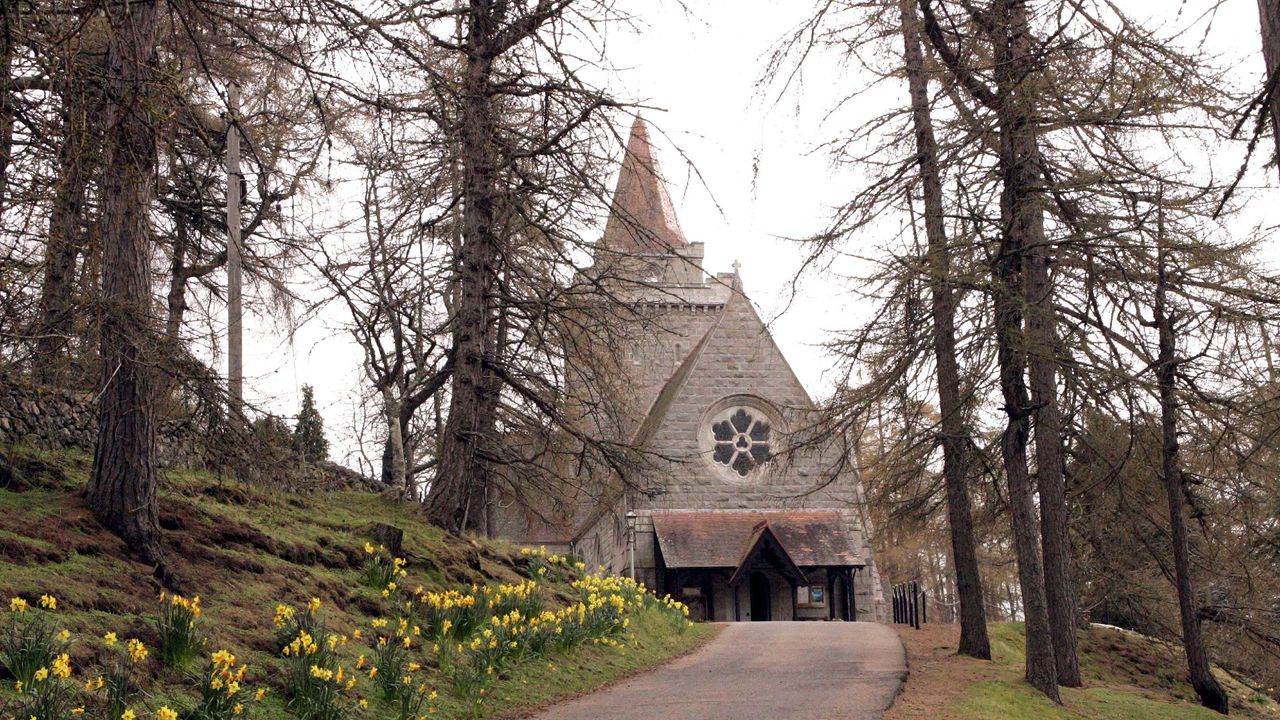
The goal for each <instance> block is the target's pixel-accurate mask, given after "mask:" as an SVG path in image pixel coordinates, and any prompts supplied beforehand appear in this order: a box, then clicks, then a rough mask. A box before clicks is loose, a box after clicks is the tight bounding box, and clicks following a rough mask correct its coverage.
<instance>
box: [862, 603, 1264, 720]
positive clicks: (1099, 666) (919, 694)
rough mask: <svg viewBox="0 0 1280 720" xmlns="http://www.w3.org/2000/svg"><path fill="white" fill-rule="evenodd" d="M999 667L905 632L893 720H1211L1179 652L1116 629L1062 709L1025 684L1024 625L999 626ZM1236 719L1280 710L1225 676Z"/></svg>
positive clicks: (1087, 657)
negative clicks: (902, 681)
mask: <svg viewBox="0 0 1280 720" xmlns="http://www.w3.org/2000/svg"><path fill="white" fill-rule="evenodd" d="M989 628H990V631H991V647H992V652H993V654H994V656H995V657H994V660H993V662H984V661H981V660H974V659H972V658H964V657H960V656H957V655H955V650H956V646H957V643H958V640H959V626H956V625H926V626H924V628H923V629H921V630H912V629H911V628H909V627H899V634H900V635H901V636H902V639H903V642H904V643H905V644H906V646H907V658H908V662H909V664H910V673H909V676H908V679H907V684H906V689H905V691H904V692H903V694H902V695H901V696H900V697H899V698H898V700H897V702H895V703H894V705H893V707H892V708H891V709H890V711H889V712H888V713H887V714H886V715H885V720H989V719H990V718H1000V720H1211V719H1213V718H1221V717H1222V716H1221V715H1219V714H1217V713H1215V712H1213V711H1211V710H1207V709H1205V708H1203V707H1200V706H1199V705H1197V704H1196V696H1195V691H1193V690H1192V688H1191V686H1190V685H1189V684H1188V683H1187V682H1186V680H1185V679H1184V676H1185V674H1186V673H1185V671H1184V670H1183V669H1182V668H1183V667H1184V666H1183V664H1182V658H1181V656H1180V654H1179V649H1178V648H1176V647H1174V646H1172V645H1167V644H1164V643H1161V642H1159V641H1157V640H1153V639H1151V638H1147V637H1143V636H1140V635H1136V634H1134V633H1129V632H1125V631H1122V630H1117V629H1114V628H1108V627H1102V626H1093V627H1090V628H1089V629H1088V630H1085V631H1082V632H1081V634H1080V661H1081V671H1082V672H1083V674H1084V681H1085V686H1084V687H1083V688H1079V689H1076V688H1062V700H1063V705H1062V706H1060V707H1059V706H1056V705H1054V704H1053V703H1051V702H1050V701H1049V700H1047V699H1046V698H1045V697H1044V696H1043V695H1041V694H1040V693H1039V692H1037V691H1036V690H1035V689H1034V688H1032V687H1031V686H1030V685H1029V684H1027V683H1026V682H1024V681H1023V680H1022V671H1023V662H1024V656H1023V647H1024V640H1023V633H1022V626H1021V624H1020V623H993V624H991V625H990V626H989ZM1218 678H1219V680H1220V681H1222V683H1223V686H1224V687H1225V688H1226V689H1227V691H1228V693H1229V694H1230V695H1231V717H1237V718H1254V719H1257V720H1274V719H1275V718H1280V705H1277V704H1276V703H1275V702H1274V701H1273V700H1272V699H1270V698H1269V697H1267V696H1266V695H1265V694H1264V693H1262V692H1259V691H1258V690H1255V689H1252V688H1250V687H1248V686H1247V685H1245V684H1244V683H1243V682H1241V681H1240V680H1239V679H1237V678H1234V677H1231V676H1229V675H1227V674H1226V673H1223V672H1221V671H1219V672H1218Z"/></svg>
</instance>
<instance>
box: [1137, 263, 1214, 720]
mask: <svg viewBox="0 0 1280 720" xmlns="http://www.w3.org/2000/svg"><path fill="white" fill-rule="evenodd" d="M1158 262H1159V268H1158V271H1157V284H1156V295H1155V308H1154V309H1155V321H1156V328H1157V330H1158V332H1159V342H1160V356H1159V357H1158V358H1157V361H1156V378H1157V382H1158V383H1159V386H1160V435H1161V441H1162V442H1161V450H1160V466H1161V473H1162V474H1163V476H1164V489H1165V495H1166V496H1167V498H1168V501H1169V537H1170V540H1171V541H1172V543H1173V565H1174V578H1175V581H1176V582H1177V584H1178V611H1179V612H1180V614H1181V615H1182V647H1183V649H1184V650H1185V651H1186V655H1187V669H1188V671H1189V674H1190V677H1191V686H1192V687H1194V688H1195V690H1196V694H1197V695H1199V696H1200V703H1201V704H1203V705H1204V706H1205V707H1207V708H1209V709H1211V710H1216V711H1218V712H1220V713H1222V714H1224V715H1225V714H1226V713H1227V705H1228V703H1227V694H1226V692H1224V691H1223V689H1222V686H1221V685H1219V684H1218V681H1217V680H1216V679H1215V678H1214V677H1213V672H1212V670H1211V669H1210V667H1209V655H1208V653H1207V652H1206V651H1205V648H1204V640H1203V638H1202V637H1201V636H1200V615H1199V614H1198V613H1197V611H1196V605H1195V587H1194V585H1193V581H1192V579H1191V552H1190V548H1189V547H1188V543H1187V525H1186V519H1185V518H1184V508H1183V497H1182V494H1183V490H1184V488H1183V483H1182V467H1181V464H1180V462H1179V459H1178V415H1177V413H1178V398H1177V391H1176V388H1175V383H1176V378H1177V372H1178V360H1177V357H1176V355H1175V353H1176V351H1177V349H1176V347H1175V345H1176V340H1175V338H1174V316H1173V312H1172V311H1171V310H1170V309H1169V308H1168V307H1166V298H1165V293H1166V287H1167V284H1168V279H1167V277H1166V275H1165V255H1164V249H1163V248H1161V249H1160V251H1159V258H1158Z"/></svg>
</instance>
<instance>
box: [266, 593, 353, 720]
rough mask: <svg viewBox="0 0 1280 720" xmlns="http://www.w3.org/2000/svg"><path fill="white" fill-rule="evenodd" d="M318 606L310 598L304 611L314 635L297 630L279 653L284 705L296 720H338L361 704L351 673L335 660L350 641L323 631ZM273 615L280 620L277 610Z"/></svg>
mask: <svg viewBox="0 0 1280 720" xmlns="http://www.w3.org/2000/svg"><path fill="white" fill-rule="evenodd" d="M320 604H321V603H320V600H319V599H317V598H312V599H311V602H310V603H309V604H308V606H307V610H306V611H305V612H306V615H307V616H308V618H309V621H308V622H309V625H310V626H311V627H312V629H313V630H314V631H315V632H316V634H315V635H312V634H311V632H309V631H307V630H300V631H299V632H298V634H297V635H296V636H295V637H294V639H293V640H292V641H290V642H289V643H288V644H287V645H285V646H284V648H283V649H282V650H281V651H280V653H281V655H283V656H284V661H285V669H286V673H285V686H286V688H287V691H288V695H289V698H288V704H289V709H290V710H292V711H293V714H294V715H296V716H297V717H298V718H300V720H341V719H342V718H346V717H349V716H350V715H351V714H352V712H353V710H352V708H353V706H354V705H355V704H357V703H362V702H363V701H362V700H360V698H358V697H356V695H355V694H354V692H353V690H354V689H355V686H356V682H357V677H356V674H355V671H353V670H348V669H347V668H346V667H344V666H343V665H342V663H341V661H340V658H339V650H340V649H341V648H343V647H344V646H345V645H346V644H347V643H348V642H349V640H350V639H349V638H348V637H347V636H346V635H338V634H336V633H328V632H326V631H325V628H324V622H323V620H322V619H321V618H320V616H319V613H320ZM282 607H287V606H282ZM276 614H277V617H280V610H279V609H277V613H276ZM301 615H302V613H296V612H293V613H290V614H289V617H290V618H292V619H294V620H297V619H298V618H299V616H301Z"/></svg>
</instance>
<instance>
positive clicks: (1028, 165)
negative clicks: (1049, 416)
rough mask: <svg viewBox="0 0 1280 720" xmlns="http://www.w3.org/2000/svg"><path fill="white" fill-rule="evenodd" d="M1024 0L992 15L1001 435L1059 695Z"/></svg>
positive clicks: (1025, 603) (1021, 561) (1024, 563)
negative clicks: (1033, 377)
mask: <svg viewBox="0 0 1280 720" xmlns="http://www.w3.org/2000/svg"><path fill="white" fill-rule="evenodd" d="M1026 12H1027V10H1026V4H1025V1H1024V0H1001V1H1000V2H998V3H996V6H995V13H994V15H995V17H994V18H993V25H994V31H995V32H994V37H993V38H992V39H993V45H994V49H995V57H994V60H995V71H994V76H995V81H996V85H997V87H998V88H999V90H998V98H999V105H998V107H997V110H996V112H997V123H998V125H999V129H1000V163H999V170H1000V175H1001V184H1002V186H1003V187H1002V189H1001V193H1000V220H1001V237H1000V247H999V251H998V253H997V255H996V258H995V261H994V267H993V275H994V277H995V281H996V282H995V293H996V298H995V315H996V320H995V325H996V334H997V346H998V353H997V354H998V357H999V364H1000V391H1001V393H1002V395H1003V397H1004V403H1005V413H1006V415H1007V418H1008V421H1007V424H1006V426H1005V430H1004V433H1003V435H1002V436H1001V439H1000V449H1001V455H1002V458H1003V461H1004V469H1005V475H1006V477H1007V480H1008V483H1009V509H1010V514H1011V515H1012V517H1013V539H1014V551H1015V553H1016V555H1017V558H1018V581H1019V584H1020V585H1021V588H1022V607H1023V614H1024V615H1025V617H1026V633H1027V667H1026V675H1027V681H1028V682H1030V683H1031V684H1032V685H1034V686H1035V687H1036V688H1038V689H1040V690H1041V691H1042V692H1043V693H1044V694H1045V695H1047V696H1048V697H1049V698H1050V699H1052V700H1054V701H1055V702H1061V700H1060V699H1059V697H1058V672H1057V667H1056V661H1055V653H1054V646H1053V635H1052V631H1051V630H1050V625H1049V612H1048V608H1047V606H1046V605H1047V603H1046V599H1045V581H1044V568H1043V566H1042V565H1041V559H1040V541H1039V533H1038V532H1037V518H1036V506H1035V498H1034V497H1033V495H1034V490H1033V488H1032V483H1031V477H1030V474H1029V473H1028V471H1027V439H1028V435H1029V434H1030V414H1031V402H1030V397H1029V396H1028V393H1027V386H1026V380H1025V377H1024V371H1025V366H1026V358H1025V355H1024V353H1025V348H1026V335H1025V334H1024V332H1023V327H1022V319H1023V318H1022V303H1023V284H1024V282H1025V272H1026V268H1025V267H1024V263H1025V261H1026V257H1025V255H1026V253H1027V249H1028V247H1029V245H1030V244H1031V243H1033V242H1034V241H1035V238H1036V234H1035V233H1036V230H1037V228H1040V226H1041V223H1043V216H1042V214H1041V209H1040V207H1039V202H1038V198H1037V197H1036V192H1037V188H1038V187H1039V186H1040V182H1039V175H1040V172H1039V167H1038V165H1037V162H1036V160H1037V153H1036V141H1035V129H1034V125H1033V121H1032V118H1031V116H1032V112H1031V108H1030V107H1027V105H1026V104H1027V103H1028V102H1029V99H1028V98H1027V97H1026V95H1025V94H1024V93H1022V92H1020V91H1019V85H1020V83H1021V82H1022V81H1023V80H1024V79H1025V77H1026V74H1027V70H1028V69H1029V68H1030V66H1031V65H1030V64H1031V61H1032V59H1031V57H1030V53H1029V48H1030V37H1029V36H1028V28H1027V19H1026Z"/></svg>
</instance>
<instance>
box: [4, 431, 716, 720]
mask: <svg viewBox="0 0 1280 720" xmlns="http://www.w3.org/2000/svg"><path fill="white" fill-rule="evenodd" d="M90 462H91V458H90V457H88V456H87V455H85V454H83V453H77V452H45V451H35V450H31V449H27V448H22V447H4V446H0V479H4V478H7V479H8V480H7V482H0V599H2V600H3V601H4V602H5V603H7V601H8V598H9V597H11V596H14V595H22V596H23V597H26V598H27V599H29V600H30V599H34V598H37V597H39V596H40V595H41V594H43V593H49V594H52V595H55V596H56V597H58V599H59V600H60V603H61V606H60V608H59V610H58V613H57V614H58V617H59V620H60V622H61V623H62V625H63V626H64V627H66V628H67V629H69V630H70V631H71V632H72V633H73V646H72V651H71V654H72V662H73V665H74V666H75V667H76V668H77V672H76V675H75V677H77V678H83V677H86V673H89V672H92V671H93V669H94V668H96V667H99V666H101V664H102V663H103V662H104V660H105V659H106V652H105V650H104V649H103V647H102V643H101V641H100V638H101V636H102V634H103V633H105V632H108V631H114V632H116V633H117V634H118V635H119V636H120V637H121V638H124V637H137V638H140V639H142V640H143V641H144V642H146V643H147V645H148V646H151V647H152V649H153V653H154V651H155V650H156V649H157V648H156V647H155V646H156V642H157V640H158V636H157V634H156V632H155V629H154V625H153V623H154V620H155V618H156V614H157V596H158V593H159V591H160V589H161V588H160V586H159V585H158V584H157V583H156V581H155V580H154V579H153V578H152V576H151V571H150V568H148V567H147V566H145V565H142V564H140V563H137V562H135V561H134V560H132V559H130V558H129V556H128V553H127V552H126V548H125V547H124V546H123V544H122V543H121V542H120V541H119V540H118V539H116V538H115V537H114V536H112V535H110V534H109V533H107V532H105V531H103V530H102V529H101V528H100V527H99V526H98V524H97V522H96V521H95V520H94V519H93V517H92V515H91V514H90V513H89V511H88V509H87V508H86V507H85V505H84V501H83V499H82V497H81V494H80V493H81V491H82V489H83V487H84V483H85V481H86V478H87V475H88V470H89V465H90ZM159 502H160V516H161V525H162V526H163V527H164V539H165V545H166V556H167V561H168V562H169V564H170V565H171V566H172V568H173V569H174V570H175V571H176V573H177V575H178V577H179V578H180V580H181V583H182V588H181V589H182V591H183V593H184V594H185V595H187V596H189V597H190V596H194V595H199V596H200V597H201V599H202V603H203V605H204V608H205V615H204V617H203V618H202V619H201V622H200V627H201V630H202V631H203V632H204V633H205V634H206V635H208V637H209V644H208V649H209V650H214V649H219V648H225V649H228V650H230V651H232V652H234V653H235V654H236V655H237V656H239V657H241V658H242V659H243V660H244V661H245V662H247V663H248V664H249V665H250V673H249V676H248V678H247V681H248V682H247V684H248V685H249V686H252V687H255V688H256V687H259V686H264V685H265V686H267V687H269V688H270V690H269V692H268V695H267V699H266V700H265V701H264V702H262V703H260V704H254V705H252V706H251V707H250V710H251V712H252V715H251V717H256V718H262V719H263V720H276V719H277V718H278V719H279V720H284V719H285V718H287V717H290V716H289V715H288V713H287V712H286V709H285V706H284V702H283V700H284V698H283V694H284V693H283V688H282V687H281V685H280V684H279V683H280V680H281V677H280V676H281V675H282V673H281V672H280V667H281V666H280V664H279V659H278V657H277V656H276V653H275V647H274V645H273V638H274V632H275V631H274V627H273V626H272V616H273V614H274V610H275V607H276V604H277V603H288V604H292V605H294V606H301V605H304V604H305V603H306V602H307V600H308V599H309V598H311V597H313V596H314V597H319V598H320V599H321V600H322V601H323V602H324V615H325V618H326V622H327V624H328V627H329V629H330V630H333V631H337V632H341V633H350V632H351V631H352V630H355V629H357V628H362V629H364V631H365V632H366V633H367V632H368V631H369V621H370V620H372V619H373V618H375V617H379V616H382V615H384V614H385V613H388V611H389V610H390V608H388V607H387V604H388V601H386V600H384V599H383V598H382V597H381V595H380V593H379V592H377V591H375V590H373V589H370V588H367V587H365V585H364V582H363V574H364V563H365V553H364V550H363V547H364V544H365V542H366V540H368V539H370V530H371V528H372V526H373V525H374V524H375V523H385V524H388V525H394V526H396V527H398V528H401V529H403V530H404V552H403V553H402V554H403V555H404V556H405V557H406V559H407V560H408V565H407V570H408V572H409V576H408V578H407V580H406V581H405V582H404V583H402V584H403V585H404V586H405V587H415V586H418V585H421V586H423V587H425V588H426V589H427V590H443V589H451V588H452V589H458V588H465V587H469V586H470V585H472V584H480V585H483V584H492V583H509V582H516V581H520V580H523V579H525V577H526V575H528V574H529V572H530V571H529V559H528V558H526V557H522V556H521V555H520V554H519V552H518V549H517V548H514V547H512V546H510V545H507V544H504V543H501V542H493V541H489V540H486V539H483V538H475V537H457V536H452V535H448V534H447V533H445V532H443V531H441V530H440V529H439V528H437V527H434V526H432V525H430V524H428V523H426V522H424V521H423V519H422V518H421V516H420V515H419V514H418V513H417V512H416V508H415V507H414V506H412V505H409V504H405V503H400V502H396V501H394V500H391V499H388V498H386V497H382V496H379V495H375V494H370V493H361V492H333V493H317V494H310V495H301V494H290V493H284V492H281V491H277V490H274V489H270V488H265V487H259V486H252V485H246V484H242V483H238V482H234V481H231V480H227V479H220V478H217V477H215V476H212V475H209V474H205V473H196V472H185V471H184V472H170V473H167V474H166V475H165V476H164V477H163V478H162V483H161V487H160V493H159ZM571 573H572V571H571V570H569V569H567V568H560V569H557V570H555V571H554V572H552V573H551V574H550V577H549V582H548V583H547V585H546V592H547V593H548V595H549V600H550V602H551V604H552V605H553V606H554V605H560V604H564V603H566V602H567V601H568V600H569V599H570V598H571V597H573V591H572V590H571V589H570V588H569V586H568V581H569V580H571V579H572V576H571ZM715 631H716V629H715V628H713V627H711V626H706V625H695V626H693V627H689V628H687V629H683V630H680V629H678V627H677V624H676V623H673V622H671V621H670V619H669V616H668V615H665V614H663V613H660V612H659V611H657V610H644V611H639V612H638V614H637V615H636V616H635V617H633V619H632V622H631V627H630V628H629V632H628V637H627V640H626V643H625V645H624V646H623V647H621V648H614V647H606V646H585V647H583V648H581V649H579V650H578V651H575V652H573V653H571V654H556V655H552V656H550V657H548V658H547V659H546V660H539V661H530V662H528V663H526V664H524V665H519V666H516V667H513V668H511V669H510V670H508V671H507V672H506V675H505V676H503V677H500V678H499V679H498V680H497V681H496V682H495V683H494V684H493V686H492V687H491V688H490V689H489V690H488V693H487V696H486V699H485V703H484V706H483V707H482V709H481V711H480V713H479V715H480V716H482V717H496V716H500V715H501V714H504V713H518V712H520V711H523V710H525V709H528V708H531V707H536V706H539V705H541V704H544V703H546V702H549V701H551V700H554V699H556V698H559V697H564V696H569V695H573V694H577V693H580V692H584V691H587V690H590V689H591V688H594V687H598V686H599V685H601V684H603V683H607V682H610V681H613V680H616V679H617V678H619V677H623V676H625V675H628V674H632V673H634V672H636V671H638V670H641V669H643V668H646V667H649V666H652V665H654V664H656V663H659V662H662V661H663V660H665V659H667V658H669V657H672V656H674V655H677V654H681V653H683V652H687V651H689V650H691V649H692V648H694V647H696V646H698V645H699V644H701V643H703V642H705V641H706V640H708V639H710V637H712V636H713V635H714V633H715ZM353 644H354V643H353ZM357 652H358V651H357V650H356V649H355V648H354V647H353V648H351V649H349V650H348V651H347V654H348V655H349V656H350V658H349V659H352V658H354V656H355V654H357ZM423 659H425V658H423ZM420 661H421V660H420ZM424 664H427V663H426V662H424ZM204 665H205V661H204V660H198V661H197V662H195V663H193V664H192V669H193V670H198V669H202V668H203V667H204ZM147 674H148V675H149V677H148V692H149V693H150V697H149V699H148V700H147V703H146V704H147V706H148V707H150V708H151V709H152V710H154V709H156V708H158V707H160V706H161V705H162V704H169V705H171V706H174V707H177V706H183V705H189V704H190V702H191V701H192V699H193V697H194V696H193V692H194V687H195V683H194V682H193V681H192V680H191V678H190V677H189V676H188V674H187V673H184V672H182V671H178V670H174V669H171V668H163V667H160V666H159V664H158V663H154V662H152V663H150V664H149V665H148V667H147ZM426 675H427V679H428V682H429V683H430V684H431V685H432V686H433V687H437V688H438V689H439V692H440V699H439V701H438V702H437V703H436V705H437V712H436V713H435V714H433V715H432V717H444V718H450V717H471V716H473V715H472V714H471V710H470V709H469V708H467V707H465V706H466V705H467V704H468V702H467V701H465V700H463V699H461V698H457V697H453V696H452V695H451V694H450V692H449V688H448V679H447V677H446V676H445V674H444V673H442V672H441V671H440V670H438V669H432V670H429V671H427V673H426ZM11 700H12V692H11V689H10V688H9V687H8V683H4V684H3V688H0V717H7V716H8V713H6V712H5V709H6V702H7V701H11ZM360 716H361V717H364V718H371V719H373V720H383V718H389V717H391V714H390V711H389V710H388V709H386V708H384V707H381V706H380V705H379V704H378V702H377V701H372V704H371V706H370V708H369V710H368V711H367V712H364V713H361V714H360ZM149 718H150V715H149V714H148V715H144V716H141V717H140V720H149Z"/></svg>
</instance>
